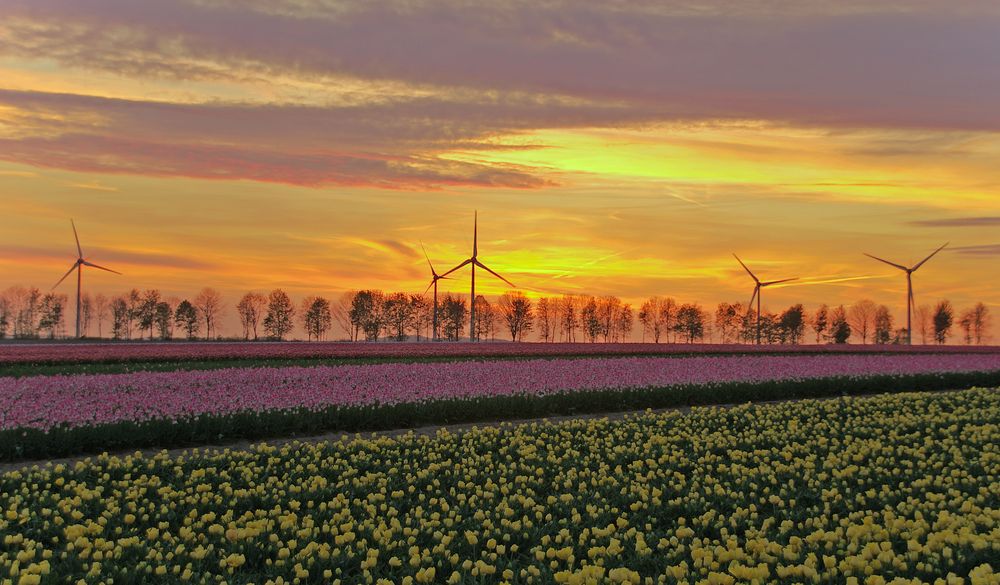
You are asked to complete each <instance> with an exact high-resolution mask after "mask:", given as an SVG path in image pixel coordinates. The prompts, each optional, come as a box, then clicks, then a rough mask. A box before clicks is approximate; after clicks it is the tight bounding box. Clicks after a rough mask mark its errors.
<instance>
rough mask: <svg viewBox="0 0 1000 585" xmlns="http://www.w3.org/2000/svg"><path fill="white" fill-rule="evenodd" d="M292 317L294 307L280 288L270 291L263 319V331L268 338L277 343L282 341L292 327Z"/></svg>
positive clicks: (293, 315)
mask: <svg viewBox="0 0 1000 585" xmlns="http://www.w3.org/2000/svg"><path fill="white" fill-rule="evenodd" d="M293 317H295V307H294V306H293V305H292V299H290V298H288V295H287V294H286V293H285V291H283V290H281V289H280V288H276V289H274V290H273V291H271V294H270V295H268V297H267V315H266V316H265V317H264V331H266V332H267V334H268V336H269V337H271V338H272V339H277V340H278V341H281V340H282V339H284V338H285V336H286V335H288V334H289V333H291V331H292V327H294V323H293V321H292V318H293Z"/></svg>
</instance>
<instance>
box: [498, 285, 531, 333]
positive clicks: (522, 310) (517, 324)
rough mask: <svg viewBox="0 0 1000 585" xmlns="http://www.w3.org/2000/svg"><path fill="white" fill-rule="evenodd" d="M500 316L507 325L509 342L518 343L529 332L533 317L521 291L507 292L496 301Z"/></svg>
mask: <svg viewBox="0 0 1000 585" xmlns="http://www.w3.org/2000/svg"><path fill="white" fill-rule="evenodd" d="M497 307H498V309H499V310H500V316H501V317H502V318H503V320H504V322H505V323H506V324H507V330H508V331H510V339H511V341H520V340H521V339H522V338H523V337H524V334H525V333H527V332H528V331H531V326H532V324H533V319H534V315H533V314H532V311H531V301H530V300H529V299H528V297H526V296H524V293H523V292H521V291H513V292H507V293H504V294H502V295H501V296H500V299H499V300H498V301H497Z"/></svg>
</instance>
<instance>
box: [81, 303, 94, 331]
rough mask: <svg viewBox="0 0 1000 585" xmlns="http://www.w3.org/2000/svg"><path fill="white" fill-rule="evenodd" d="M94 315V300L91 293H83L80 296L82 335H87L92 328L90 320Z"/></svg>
mask: <svg viewBox="0 0 1000 585" xmlns="http://www.w3.org/2000/svg"><path fill="white" fill-rule="evenodd" d="M93 316H94V301H93V299H91V297H90V293H83V296H82V297H81V298H80V335H82V336H83V337H87V332H88V331H89V330H90V321H91V319H93Z"/></svg>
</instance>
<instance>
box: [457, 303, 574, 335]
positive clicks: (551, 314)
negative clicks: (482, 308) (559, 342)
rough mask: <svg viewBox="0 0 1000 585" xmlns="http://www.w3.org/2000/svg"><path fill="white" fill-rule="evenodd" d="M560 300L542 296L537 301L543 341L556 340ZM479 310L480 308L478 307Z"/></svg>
mask: <svg viewBox="0 0 1000 585" xmlns="http://www.w3.org/2000/svg"><path fill="white" fill-rule="evenodd" d="M557 302H558V301H557V300H555V299H549V298H548V297H542V298H540V299H538V302H536V303H535V315H536V316H537V317H538V338H539V339H541V340H542V341H554V340H555V329H556V320H557V319H556V311H555V309H556V307H555V306H554V305H555V304H556V303H557ZM476 312H477V313H478V312H479V309H478V308H477V309H476Z"/></svg>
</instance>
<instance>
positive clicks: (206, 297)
mask: <svg viewBox="0 0 1000 585" xmlns="http://www.w3.org/2000/svg"><path fill="white" fill-rule="evenodd" d="M194 306H195V307H197V308H198V312H199V313H200V314H201V318H202V320H204V321H205V339H211V338H212V336H213V335H214V334H215V324H216V322H217V321H218V320H219V319H220V318H221V317H222V313H223V311H224V308H223V307H224V305H223V304H222V293H220V292H219V291H217V290H215V289H214V288H211V287H207V286H206V287H205V288H203V289H201V292H199V293H198V296H197V297H195V299H194Z"/></svg>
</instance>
